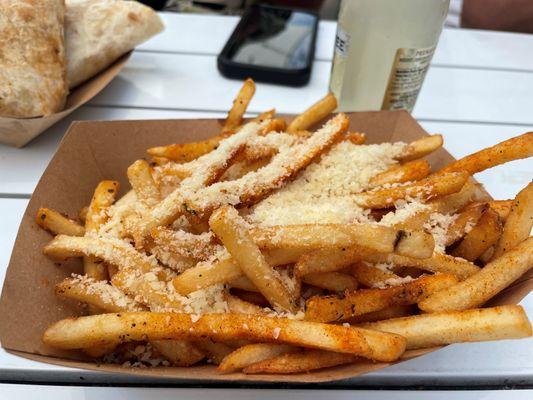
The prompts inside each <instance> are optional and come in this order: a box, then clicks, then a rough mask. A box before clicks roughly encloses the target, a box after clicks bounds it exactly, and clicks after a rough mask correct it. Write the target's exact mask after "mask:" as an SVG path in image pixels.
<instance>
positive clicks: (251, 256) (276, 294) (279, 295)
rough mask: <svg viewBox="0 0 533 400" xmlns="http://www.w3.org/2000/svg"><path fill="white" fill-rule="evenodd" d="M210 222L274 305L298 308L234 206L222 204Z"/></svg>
mask: <svg viewBox="0 0 533 400" xmlns="http://www.w3.org/2000/svg"><path fill="white" fill-rule="evenodd" d="M209 226H210V227H211V229H212V230H213V232H215V234H216V235H217V236H218V238H219V239H220V240H221V241H222V243H223V244H224V245H225V246H226V248H227V250H228V251H229V253H230V254H231V256H232V258H233V259H234V260H235V262H236V263H237V264H238V265H239V267H240V269H241V271H242V272H243V273H244V274H245V275H246V276H247V277H248V279H250V280H251V281H252V282H253V283H254V285H255V286H257V288H258V289H259V291H260V292H261V293H262V294H263V296H265V297H266V298H267V299H268V301H269V302H270V304H272V305H273V306H274V307H281V308H283V309H285V310H290V311H296V305H295V303H296V299H295V298H294V293H291V292H290V291H289V290H288V288H287V287H286V286H285V285H284V283H283V282H282V280H281V279H280V276H279V274H278V273H277V272H276V271H275V270H273V269H272V267H270V266H269V265H268V263H267V262H266V260H265V257H263V255H262V254H261V251H260V250H259V248H258V247H257V245H256V244H255V243H254V241H253V239H252V236H251V235H250V233H249V232H248V229H247V227H246V222H245V221H244V220H243V219H242V218H241V217H240V216H239V213H238V212H237V210H235V209H234V208H233V207H230V206H226V207H221V208H219V209H218V210H217V211H215V212H214V213H213V215H211V218H210V219H209Z"/></svg>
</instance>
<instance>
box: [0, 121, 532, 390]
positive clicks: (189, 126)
mask: <svg viewBox="0 0 533 400" xmlns="http://www.w3.org/2000/svg"><path fill="white" fill-rule="evenodd" d="M349 116H350V120H351V123H350V129H351V130H354V131H358V132H365V133H366V134H367V138H368V143H380V142H383V141H400V140H403V141H406V142H409V141H412V140H415V139H417V138H420V137H423V136H425V135H427V133H426V132H425V131H424V130H423V129H422V127H420V125H418V124H417V122H416V121H415V120H414V119H413V118H412V117H411V116H410V115H409V114H408V113H406V112H401V111H396V112H368V113H352V114H349ZM220 127H221V121H219V120H215V119H200V120H162V121H154V120H151V121H107V122H75V123H73V124H72V125H71V127H70V129H69V131H68V132H67V134H66V135H65V137H64V139H63V141H62V142H61V144H60V146H59V148H58V150H57V152H56V154H55V155H54V157H53V159H52V161H51V162H50V164H49V165H48V167H47V169H46V171H45V172H44V175H43V176H42V178H41V180H40V181H39V184H38V186H37V188H36V190H35V192H34V194H33V196H32V198H31V200H30V203H29V205H28V207H27V209H26V211H25V213H24V217H23V219H22V223H21V225H20V229H19V232H18V236H17V239H16V242H15V246H14V249H13V253H12V256H11V261H10V263H9V268H8V270H7V273H6V278H5V282H4V287H3V291H2V297H1V299H0V321H1V323H0V341H1V343H2V346H3V347H4V348H6V349H7V350H10V351H13V352H15V353H16V354H18V355H21V356H22V357H26V358H29V359H33V360H38V361H43V362H48V363H51V364H58V365H63V366H68V367H76V368H85V369H91V370H98V371H108V372H113V373H127V374H132V375H138V376H153V377H165V378H176V379H179V380H180V381H183V380H188V381H191V380H193V381H200V382H207V381H209V382H216V381H218V382H219V383H221V382H222V381H231V382H248V383H252V382H257V383H258V382H276V383H280V382H284V383H313V382H326V381H333V380H340V379H347V378H350V377H354V376H357V375H361V374H364V373H367V372H370V371H375V370H378V369H381V368H385V367H387V366H388V365H391V364H385V363H374V362H371V361H368V362H364V363H359V364H354V365H347V366H340V367H335V368H328V369H324V370H321V371H316V372H313V373H308V374H299V375H276V376H273V375H244V374H241V373H232V374H220V373H219V372H217V371H216V369H215V368H214V367H212V366H199V367H190V368H175V367H172V368H154V369H148V368H137V369H134V368H125V367H122V366H118V365H97V364H94V363H92V362H88V361H87V360H86V359H85V358H84V357H83V355H82V354H80V353H79V352H72V351H61V350H57V349H54V348H50V347H47V346H45V345H44V344H43V343H42V341H41V336H42V334H43V332H44V331H45V329H46V328H47V327H48V326H49V325H50V324H51V323H53V322H55V321H57V320H60V319H63V318H67V317H71V316H77V315H80V314H81V312H82V310H81V309H80V308H79V305H77V304H74V303H72V302H67V301H65V300H61V299H59V298H57V297H55V296H54V294H53V287H54V285H55V284H56V283H58V282H60V281H61V280H62V279H64V278H65V277H67V276H69V275H70V274H71V273H73V272H77V273H80V272H81V271H82V265H81V261H80V260H79V259H75V260H72V261H69V262H68V263H64V264H62V265H58V264H55V263H54V262H52V261H51V260H50V259H48V258H47V257H45V256H44V255H43V253H42V248H43V246H44V245H45V244H47V243H48V242H49V241H50V240H51V236H50V234H49V233H47V232H45V231H43V230H42V229H40V228H39V227H38V226H37V225H36V224H35V222H34V216H35V215H36V212H37V210H38V208H39V207H41V206H43V207H50V208H53V209H56V210H58V211H61V212H64V213H67V214H68V215H69V216H71V217H75V216H76V215H77V213H78V211H79V210H80V209H81V208H82V207H83V206H85V205H87V204H88V202H89V201H90V198H91V196H92V192H93V189H94V187H95V186H96V185H97V183H98V182H99V181H100V180H102V179H113V180H118V181H120V184H121V187H122V192H123V193H124V192H126V191H127V190H128V188H129V183H128V181H127V178H126V168H127V167H128V166H129V165H130V164H131V163H132V162H133V161H134V160H136V159H138V158H142V157H144V156H145V155H146V153H145V151H146V149H147V148H148V147H152V146H156V145H164V144H169V143H177V142H188V141H193V140H200V139H204V138H207V137H209V136H212V135H214V134H216V133H218V132H219V130H220ZM428 160H429V162H430V163H431V164H432V166H433V168H440V167H442V166H444V165H445V164H448V163H449V162H451V161H453V160H454V159H453V157H452V156H451V155H450V154H449V153H448V152H447V151H446V150H444V149H440V150H438V151H437V152H435V153H434V154H432V155H430V156H429V157H428ZM532 278H533V273H530V274H528V275H527V276H526V277H522V278H521V279H520V280H519V281H518V282H516V283H515V284H514V285H513V286H512V287H509V288H508V289H507V290H506V291H504V292H503V293H501V294H500V295H499V296H497V297H496V298H495V299H493V300H492V301H491V304H495V305H496V304H516V303H517V302H518V301H520V300H521V299H522V298H523V297H525V296H526V295H527V294H528V293H529V292H530V291H531V289H532V288H533V279H532ZM434 350H435V349H424V350H419V351H411V352H408V353H407V354H406V355H405V356H404V358H403V360H405V359H408V358H413V357H417V356H420V355H422V354H425V353H428V352H430V351H434Z"/></svg>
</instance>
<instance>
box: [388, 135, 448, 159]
mask: <svg viewBox="0 0 533 400" xmlns="http://www.w3.org/2000/svg"><path fill="white" fill-rule="evenodd" d="M442 143H443V139H442V135H431V136H426V137H423V138H422V139H418V140H415V141H414V142H411V143H410V144H409V145H408V146H407V148H406V149H405V151H404V152H403V153H402V154H401V155H400V156H398V157H396V159H397V160H398V161H411V160H416V159H418V158H422V157H424V156H426V155H428V154H430V153H433V152H434V151H435V150H437V149H439V148H441V147H442Z"/></svg>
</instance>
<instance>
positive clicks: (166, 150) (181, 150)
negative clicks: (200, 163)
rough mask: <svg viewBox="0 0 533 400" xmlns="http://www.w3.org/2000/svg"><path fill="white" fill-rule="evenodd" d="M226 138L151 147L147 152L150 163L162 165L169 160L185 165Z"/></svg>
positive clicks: (223, 135)
mask: <svg viewBox="0 0 533 400" xmlns="http://www.w3.org/2000/svg"><path fill="white" fill-rule="evenodd" d="M227 136H228V135H227V134H226V135H225V134H220V135H217V136H213V137H211V138H209V139H205V140H201V141H199V142H191V143H176V144H169V145H167V146H158V147H152V148H150V149H148V150H147V152H148V154H149V155H151V156H152V161H154V162H155V163H156V164H157V165H164V164H166V163H167V162H168V161H169V160H172V161H175V162H178V163H187V162H189V161H193V160H196V159H197V158H198V157H200V156H203V155H204V154H207V153H209V152H210V151H213V150H214V149H216V148H217V146H218V145H219V144H220V141H221V140H223V139H225V138H226V137H227Z"/></svg>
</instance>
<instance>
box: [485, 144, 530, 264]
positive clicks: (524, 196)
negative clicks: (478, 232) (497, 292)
mask: <svg viewBox="0 0 533 400" xmlns="http://www.w3.org/2000/svg"><path fill="white" fill-rule="evenodd" d="M531 138H532V139H533V133H532V134H531ZM531 147H533V143H532V144H531ZM532 227H533V182H530V183H529V185H527V186H526V187H525V188H524V189H522V190H521V191H520V193H518V194H517V195H516V197H515V199H514V202H513V205H512V207H511V211H510V212H509V216H508V217H507V220H506V221H505V225H504V226H503V233H502V236H501V237H500V240H499V241H498V243H497V244H496V247H495V248H494V254H493V256H492V259H493V260H495V259H497V258H498V257H500V256H501V255H502V254H503V253H505V252H506V251H508V250H510V249H512V248H513V247H515V246H516V245H517V244H518V243H520V242H522V241H523V240H525V239H526V238H527V237H529V235H530V233H531V228H532Z"/></svg>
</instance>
